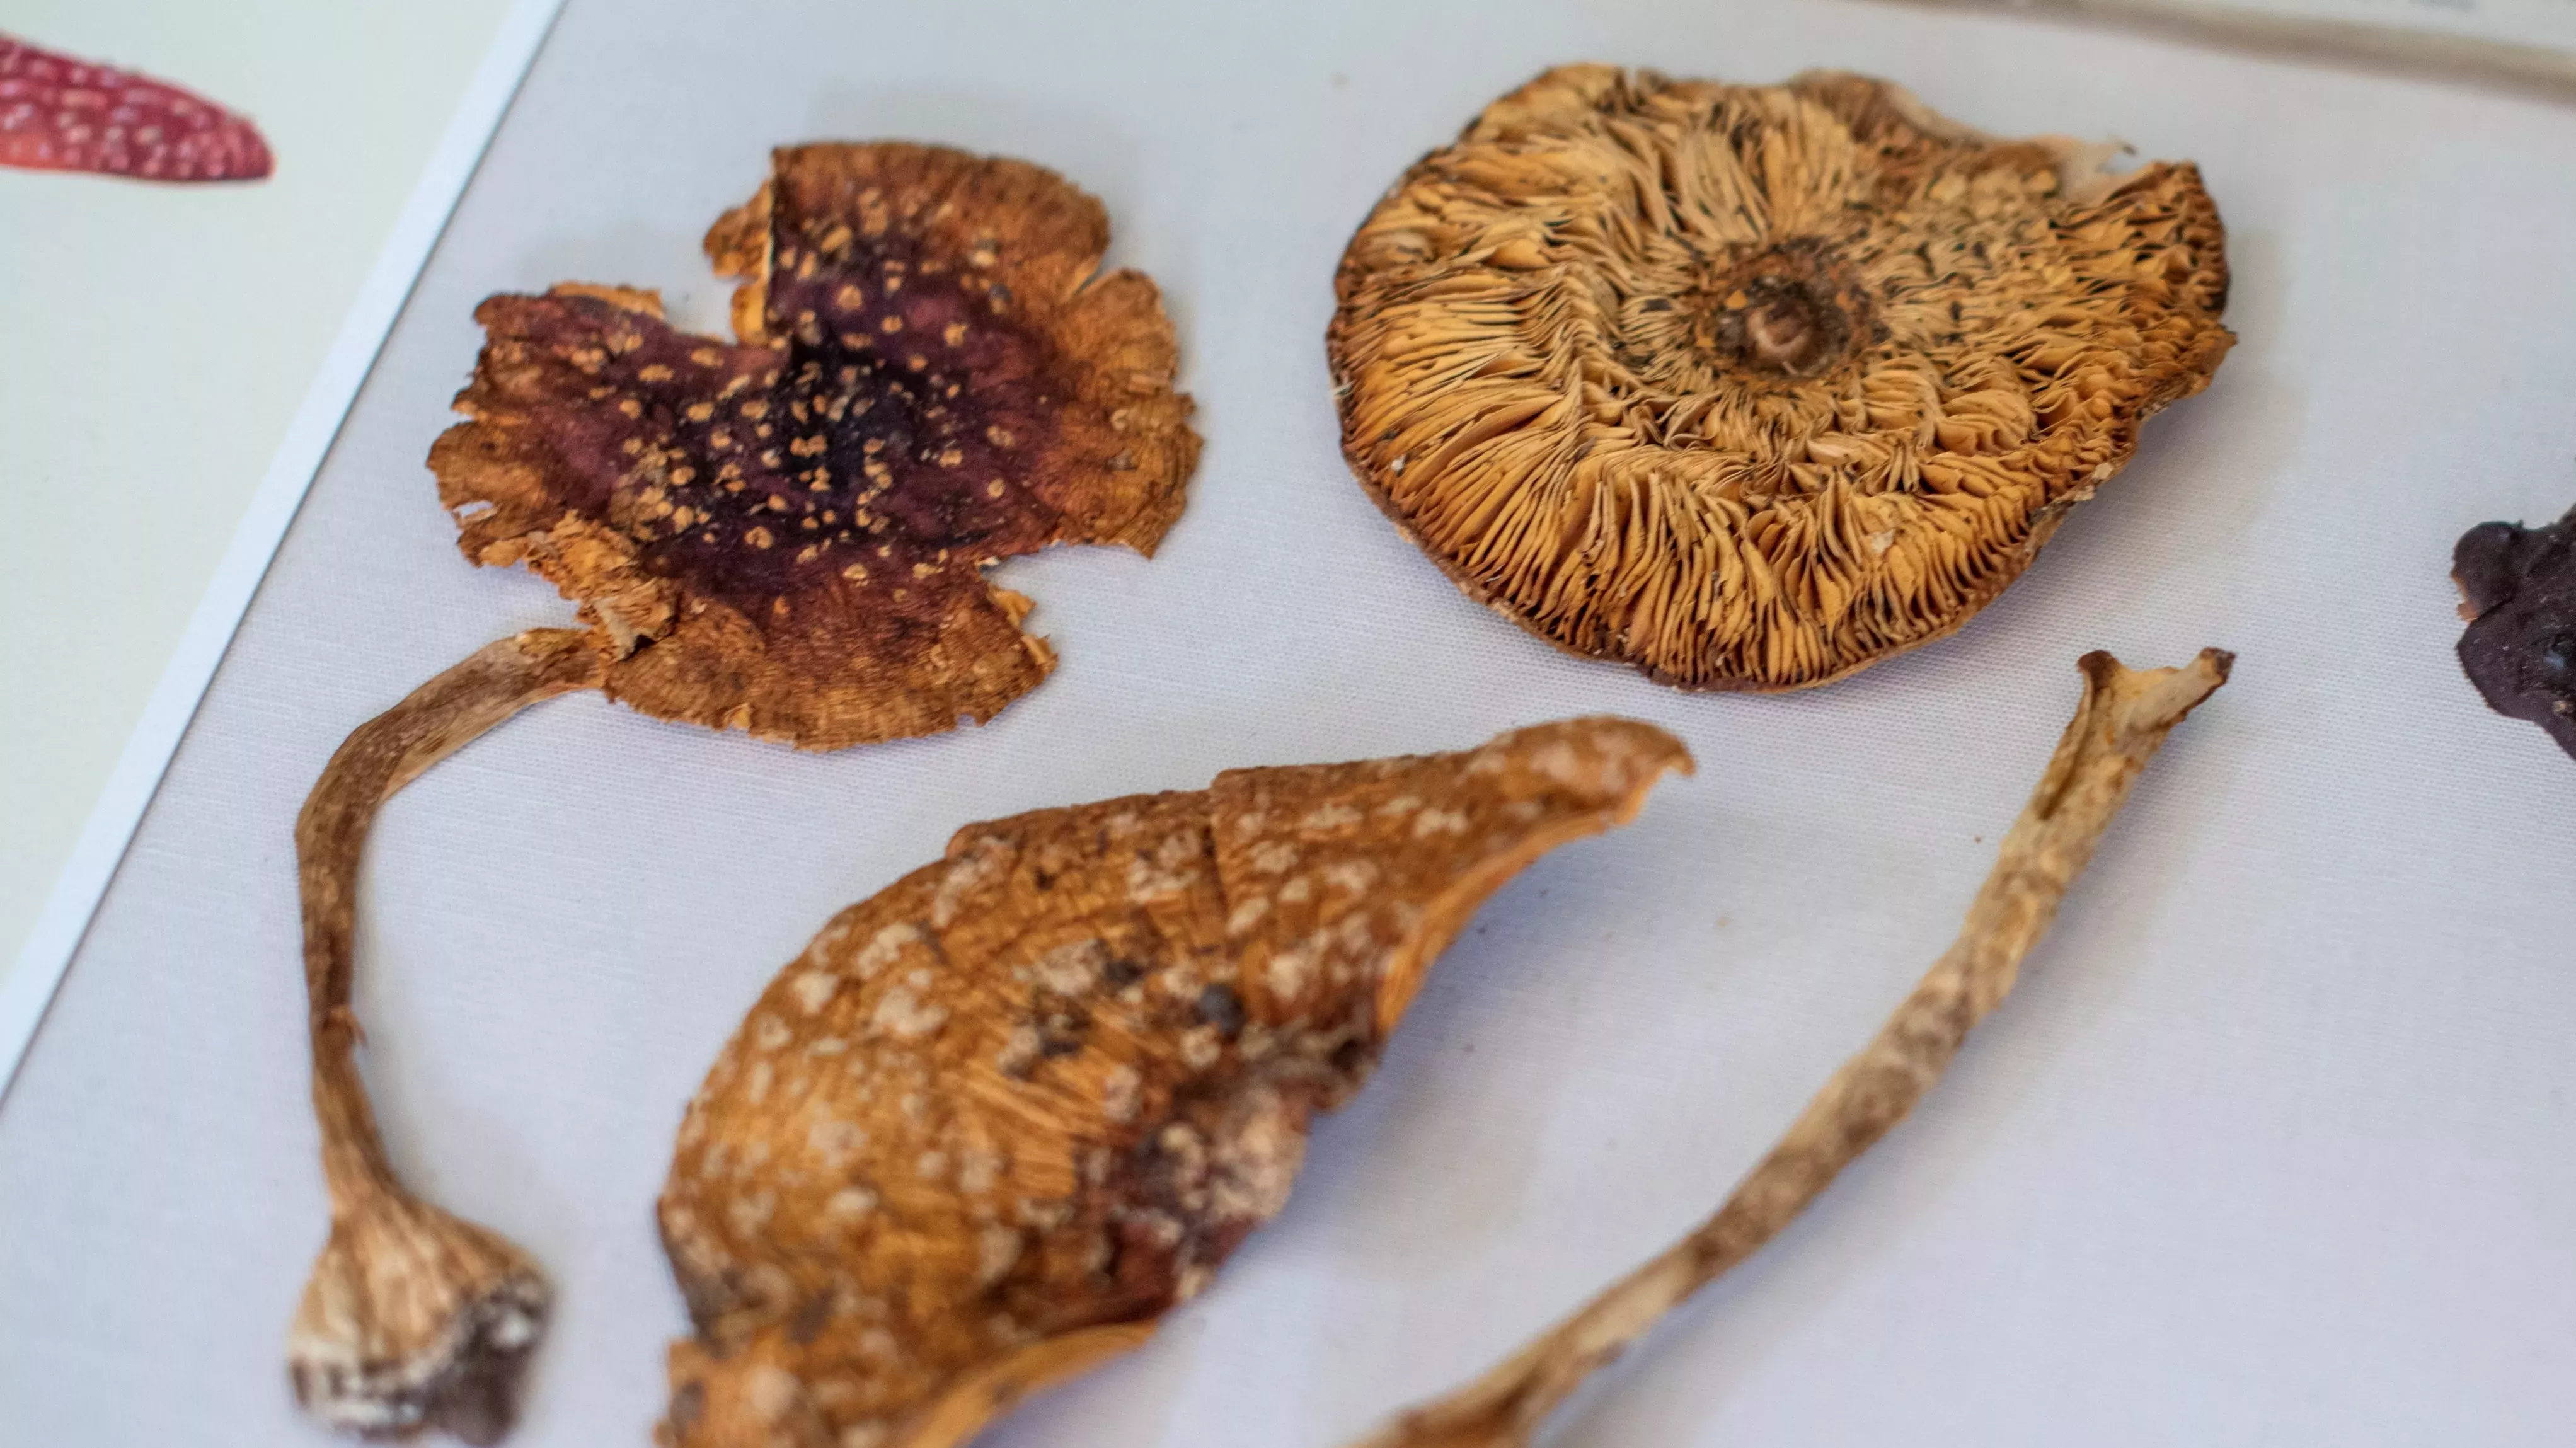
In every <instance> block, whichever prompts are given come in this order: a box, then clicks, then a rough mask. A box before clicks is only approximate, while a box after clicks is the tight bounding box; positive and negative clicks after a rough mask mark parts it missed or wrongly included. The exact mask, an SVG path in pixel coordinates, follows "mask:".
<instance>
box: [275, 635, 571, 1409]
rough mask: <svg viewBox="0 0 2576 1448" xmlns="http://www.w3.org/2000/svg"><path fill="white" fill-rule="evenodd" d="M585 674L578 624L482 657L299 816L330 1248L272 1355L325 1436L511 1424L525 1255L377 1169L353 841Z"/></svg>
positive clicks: (522, 1327) (367, 744)
mask: <svg viewBox="0 0 2576 1448" xmlns="http://www.w3.org/2000/svg"><path fill="white" fill-rule="evenodd" d="M600 671H601V662H600V655H599V653H598V651H597V650H596V649H594V648H593V647H592V646H591V644H590V643H589V642H588V640H587V638H586V636H585V635H584V634H583V632H582V631H580V630H577V629H536V630H532V631H530V632H528V633H523V634H519V635H517V636H516V637H513V638H506V639H502V640H500V641H499V642H497V643H493V644H489V645H486V646H485V647H484V648H482V649H481V650H479V651H477V652H476V653H475V654H474V655H473V656H472V657H470V658H468V659H466V660H465V661H464V662H463V663H460V664H458V665H457V666H456V667H454V668H452V669H449V670H448V671H447V672H445V673H443V674H440V675H439V676H438V677H437V678H435V679H432V680H430V681H429V682H428V683H426V684H424V685H422V686H421V687H420V688H418V689H416V690H414V691H413V692H412V694H411V696H410V697H409V698H406V699H404V700H403V701H402V702H401V703H399V704H397V705H395V706H394V707H393V708H392V709H390V710H387V711H386V712H385V713H383V714H381V715H379V716H377V717H376V718H374V719H371V720H369V721H368V722H366V723H365V724H362V725H360V726H358V728H357V729H356V730H355V731H354V732H352V733H351V734H350V735H349V737H348V739H347V740H346V741H345V742H344V743H342V744H341V746H340V748H339V750H338V752H336V753H334V754H333V755H332V756H331V762H330V763H329V764H328V765H327V766H325V767H324V769H323V771H322V777H321V779H320V780H319V781H317V782H316V783H315V784H314V786H313V793H312V795H311V796H310V797H308V798H307V799H306V800H305V802H304V810H303V813H302V814H300V815H299V816H297V818H296V823H295V852H296V857H297V860H298V863H299V866H300V875H301V881H300V883H301V887H302V894H303V906H304V983H305V990H306V992H307V994H308V996H309V999H310V1005H311V1011H312V1016H311V1022H310V1024H311V1028H312V1036H313V1113H314V1117H315V1119H316V1120H317V1121H318V1123H319V1124H320V1126H321V1129H322V1170H323V1176H324V1178H325V1180H326V1182H327V1184H328V1185H329V1188H330V1192H331V1238H330V1241H329V1243H328V1244H326V1245H325V1246H324V1247H323V1249H322V1255H321V1256H320V1258H319V1259H317V1260H316V1261H315V1263H314V1265H313V1275H312V1277H311V1279H310V1280H308V1281H307V1282H306V1283H305V1287H304V1299H303V1302H302V1303H301V1305H300V1306H298V1307H297V1309H296V1313H295V1323H294V1326H293V1328H292V1329H290V1331H289V1333H288V1338H287V1360H288V1364H289V1369H290V1372H291V1374H292V1376H293V1379H294V1384H295V1395H296V1398H297V1399H298V1400H299V1401H300V1402H302V1403H303V1404H304V1406H305V1408H306V1409H307V1410H308V1411H310V1412H312V1413H313V1414H315V1415H316V1416H317V1417H320V1418H322V1419H323V1420H324V1421H326V1422H328V1423H330V1424H331V1425H332V1426H334V1427H336V1428H341V1429H344V1430H348V1431H352V1432H359V1433H364V1434H367V1435H369V1436H379V1435H406V1434H410V1433H413V1432H417V1431H419V1430H420V1429H423V1428H428V1427H440V1428H444V1429H446V1430H447V1431H449V1432H451V1433H454V1434H455V1435H456V1436H457V1437H459V1438H462V1439H464V1440H466V1441H467V1442H469V1443H489V1442H492V1441H494V1440H495V1439H497V1438H499V1437H500V1435H501V1434H502V1432H503V1431H505V1430H506V1429H507V1428H508V1427H509V1423H510V1418H511V1415H512V1412H513V1409H514V1403H515V1397H516V1390H517V1385H518V1380H519V1377H520V1375H521V1371H522V1369H523V1368H524V1367H525V1366H526V1362H527V1358H528V1354H529V1353H530V1351H531V1350H533V1349H534V1347H535V1346H536V1340H537V1335H538V1333H539V1332H540V1330H541V1329H542V1328H543V1325H544V1320H545V1313H546V1307H547V1303H548V1292H547V1289H546V1284H545V1279H544V1278H543V1277H542V1276H540V1275H539V1274H538V1272H537V1269H536V1265H535V1264H534V1263H533V1262H531V1261H530V1260H529V1259H528V1257H527V1255H526V1254H525V1253H523V1252H521V1251H520V1250H519V1249H518V1248H517V1247H515V1246H513V1245H511V1243H510V1242H508V1241H507V1240H505V1239H503V1238H502V1237H500V1236H499V1235H497V1234H495V1233H493V1232H490V1231H487V1230H485V1229H484V1228H481V1227H478V1226H475V1225H473V1224H472V1223H470V1222H463V1221H459V1220H458V1219H456V1218H455V1217H452V1216H450V1215H448V1214H447V1213H446V1212H443V1211H441V1210H439V1209H438V1208H436V1207H434V1206H431V1205H429V1204H428V1203H426V1202H423V1201H421V1200H419V1199H418V1198H416V1197H414V1196H413V1195H412V1194H411V1193H410V1192H409V1191H407V1190H405V1189H404V1187H403V1184H402V1183H401V1182H400V1181H399V1180H397V1179H396V1178H395V1176H394V1171H393V1167H392V1165H391V1164H390V1163H389V1162H387V1161H386V1159H385V1149H384V1142H383V1140H382V1139H381V1138H380V1137H379V1136H378V1135H377V1132H376V1119H375V1113H374V1111H373V1110H372V1109H371V1108H370V1107H369V1106H368V1104H367V1091H366V1086H365V1083H364V1082H362V1081H361V1080H360V1079H359V1076H358V1067H357V1062H356V1060H355V1058H354V1054H353V1053H354V1050H355V1047H356V1045H357V1043H358V1040H359V1039H360V1034H361V1033H360V1031H359V1028H358V1021H357V1017H356V1016H355V1015H354V1014H353V1013H352V1012H351V1010H350V1008H349V987H350V979H351V947H352V940H353V938H354V936H355V934H356V927H357V884H358V859H359V855H360V853H361V851H362V850H363V849H364V848H365V845H366V839H367V830H368V828H369V826H371V825H372V824H373V823H374V822H375V817H376V811H377V810H378V808H380V807H381V806H382V805H383V804H384V802H385V801H386V800H387V799H389V798H391V797H392V795H393V794H394V792H395V791H396V790H399V789H401V788H402V787H403V786H404V785H406V784H408V783H410V782H411V781H412V780H414V779H416V778H418V777H419V776H420V774H421V773H422V771H424V770H426V769H428V768H429V767H430V766H431V765H433V764H436V763H437V762H438V761H440V760H442V759H444V758H446V757H447V756H448V755H450V754H453V753H455V752H456V751H457V750H458V749H461V748H463V747H464V746H465V745H466V744H467V743H469V742H471V741H472V740H473V739H475V738H476V737H478V736H479V735H481V734H482V733H483V732H484V731H486V730H488V729H490V728H492V727H493V726H494V725H497V724H499V723H500V722H501V721H503V720H505V719H507V718H509V717H510V716H511V715H513V714H516V713H518V712H519V711H520V710H521V709H524V708H526V707H527V706H529V705H530V704H534V703H536V702H537V701H538V700H541V699H548V698H552V697H554V696H555V695H557V694H562V693H568V692H570V691H572V690H575V689H586V688H595V687H597V686H598V684H599V679H600Z"/></svg>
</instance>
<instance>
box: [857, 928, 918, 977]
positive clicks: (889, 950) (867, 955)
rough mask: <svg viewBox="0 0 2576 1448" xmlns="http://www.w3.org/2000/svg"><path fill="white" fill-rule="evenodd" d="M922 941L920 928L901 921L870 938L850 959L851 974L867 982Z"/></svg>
mask: <svg viewBox="0 0 2576 1448" xmlns="http://www.w3.org/2000/svg"><path fill="white" fill-rule="evenodd" d="M921 939H922V934H921V927H920V926H918V925H915V924H913V923H912V922H911V921H909V920H899V921H897V922H895V923H894V924H892V925H889V926H887V927H885V928H884V929H882V930H880V931H878V932H877V933H876V934H875V935H874V936H872V937H870V938H869V940H868V943H867V944H866V945H864V946H862V947H860V949H859V953H858V954H856V955H854V956H851V957H850V972H851V974H853V975H856V976H857V977H858V978H859V979H861V980H866V979H868V978H869V977H870V976H873V975H875V974H876V973H877V972H878V971H881V970H883V969H885V968H886V967H887V966H889V965H892V964H894V962H895V960H896V959H897V958H898V957H900V956H901V955H902V954H903V952H904V951H905V950H906V949H907V948H908V947H910V946H912V945H914V944H917V943H918V942H919V941H920V940H921Z"/></svg>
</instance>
